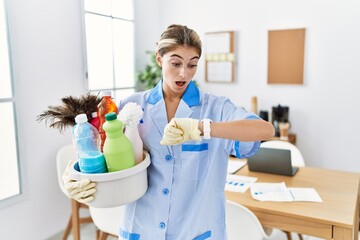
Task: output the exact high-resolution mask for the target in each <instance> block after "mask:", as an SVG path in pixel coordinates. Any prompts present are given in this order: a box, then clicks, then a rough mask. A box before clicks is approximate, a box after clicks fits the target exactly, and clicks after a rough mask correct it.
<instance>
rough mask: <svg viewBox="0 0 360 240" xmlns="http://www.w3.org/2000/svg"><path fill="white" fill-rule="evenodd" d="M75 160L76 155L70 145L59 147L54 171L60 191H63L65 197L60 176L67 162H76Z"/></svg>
mask: <svg viewBox="0 0 360 240" xmlns="http://www.w3.org/2000/svg"><path fill="white" fill-rule="evenodd" d="M76 159H77V154H76V151H75V148H74V146H73V145H72V144H69V145H65V146H63V147H61V148H60V149H59V150H58V152H57V154H56V171H57V177H58V182H59V186H60V188H61V190H62V191H63V193H65V195H67V192H66V190H65V187H64V182H63V180H62V175H63V173H64V171H65V169H66V167H67V164H68V162H69V161H70V160H76Z"/></svg>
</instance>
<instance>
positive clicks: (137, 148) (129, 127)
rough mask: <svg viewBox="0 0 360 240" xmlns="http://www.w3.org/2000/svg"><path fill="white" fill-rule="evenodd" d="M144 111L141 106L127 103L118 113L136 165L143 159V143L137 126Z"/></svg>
mask: <svg viewBox="0 0 360 240" xmlns="http://www.w3.org/2000/svg"><path fill="white" fill-rule="evenodd" d="M143 113H144V111H143V110H142V108H141V106H140V105H138V104H137V103H135V102H128V103H126V104H125V106H124V107H123V109H121V111H119V114H118V119H119V120H120V121H122V122H123V124H124V125H125V133H124V134H125V136H126V137H128V139H129V140H130V142H131V144H132V146H133V151H134V156H135V162H136V164H138V163H140V162H141V161H142V160H143V159H144V156H143V154H144V149H143V142H142V140H141V138H140V134H139V129H138V125H139V123H140V122H141V118H142V116H143Z"/></svg>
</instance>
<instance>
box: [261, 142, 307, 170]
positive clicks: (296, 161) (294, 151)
mask: <svg viewBox="0 0 360 240" xmlns="http://www.w3.org/2000/svg"><path fill="white" fill-rule="evenodd" d="M260 147H265V148H277V149H288V150H290V152H291V164H292V165H293V166H297V167H303V166H305V161H304V158H303V156H302V154H301V152H300V150H299V149H298V148H297V147H296V146H295V145H294V144H292V143H290V142H287V141H281V140H270V141H265V142H262V143H261V146H260Z"/></svg>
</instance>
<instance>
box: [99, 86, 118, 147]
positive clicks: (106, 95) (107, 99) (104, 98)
mask: <svg viewBox="0 0 360 240" xmlns="http://www.w3.org/2000/svg"><path fill="white" fill-rule="evenodd" d="M110 112H115V113H116V114H118V112H119V111H118V108H117V106H116V103H115V102H114V101H113V100H112V99H111V91H104V92H102V93H101V101H100V103H99V104H98V106H97V114H98V117H99V120H100V126H99V133H100V138H101V143H100V148H101V151H103V147H104V142H105V139H106V134H105V131H104V129H103V127H102V126H103V124H104V123H105V122H106V119H105V115H106V114H108V113H110Z"/></svg>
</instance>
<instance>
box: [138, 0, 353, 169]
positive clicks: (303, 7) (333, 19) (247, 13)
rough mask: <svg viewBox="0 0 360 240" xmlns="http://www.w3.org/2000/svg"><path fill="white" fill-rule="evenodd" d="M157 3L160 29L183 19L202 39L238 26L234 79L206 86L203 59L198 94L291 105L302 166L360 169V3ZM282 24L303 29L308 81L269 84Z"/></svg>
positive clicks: (235, 0)
mask: <svg viewBox="0 0 360 240" xmlns="http://www.w3.org/2000/svg"><path fill="white" fill-rule="evenodd" d="M159 6H160V7H161V8H160V12H161V19H160V24H159V25H158V26H159V27H160V28H163V29H164V28H165V27H166V26H167V25H169V24H171V23H180V24H186V25H188V26H189V27H191V28H193V29H195V30H196V31H197V32H198V33H199V34H200V36H201V37H202V39H204V35H205V32H211V31H222V30H234V31H237V33H238V40H237V42H236V43H237V45H238V54H237V60H238V66H237V76H238V78H237V80H236V82H235V83H232V84H215V83H211V84H208V83H205V82H204V68H203V63H204V59H202V61H203V62H202V66H201V67H199V70H198V73H197V75H196V79H197V80H198V81H199V83H200V87H201V89H202V90H203V91H208V92H212V93H215V94H217V95H225V96H228V97H230V98H231V99H232V100H233V101H234V102H235V103H236V104H238V105H241V106H244V107H245V108H247V109H250V102H251V97H252V96H257V97H258V103H259V109H264V110H268V111H271V107H272V106H276V105H278V104H281V105H286V106H289V107H290V122H291V124H292V127H291V131H292V132H294V133H296V135H297V146H298V147H299V148H300V150H301V151H302V152H303V155H304V157H305V161H306V164H307V165H310V166H318V167H324V168H330V169H340V170H345V171H356V172H360V161H359V156H360V148H359V147H358V142H359V139H358V135H357V134H359V133H360V125H359V124H358V120H359V119H360V94H359V91H360V67H359V66H360V44H359V42H360V28H359V25H360V1H358V0H347V1H339V0H330V1H328V0H317V1H311V0H305V1H286V0H276V1H274V0H273V1H268V0H257V1H238V0H225V1H223V2H221V4H220V3H219V1H215V0H198V1H191V0H183V1H166V0H160V5H159ZM204 6H206V8H204ZM143 27H144V28H150V27H149V26H143ZM287 28H306V47H305V48H306V50H305V55H306V56H305V74H304V75H305V80H304V81H305V83H304V85H301V86H290V85H281V86H270V85H267V41H268V39H267V34H268V30H273V29H287ZM157 29H158V28H157V27H156V26H154V30H155V31H156V30H157ZM204 45H205V43H204Z"/></svg>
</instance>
